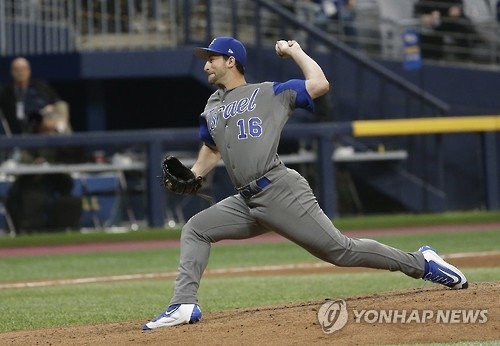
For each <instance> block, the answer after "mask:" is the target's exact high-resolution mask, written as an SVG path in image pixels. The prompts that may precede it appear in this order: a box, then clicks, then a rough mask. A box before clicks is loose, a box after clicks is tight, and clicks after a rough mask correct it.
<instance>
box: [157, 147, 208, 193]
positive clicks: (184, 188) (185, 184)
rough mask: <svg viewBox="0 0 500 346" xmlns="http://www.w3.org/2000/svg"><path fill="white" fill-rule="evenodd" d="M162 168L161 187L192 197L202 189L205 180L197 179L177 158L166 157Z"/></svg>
mask: <svg viewBox="0 0 500 346" xmlns="http://www.w3.org/2000/svg"><path fill="white" fill-rule="evenodd" d="M161 168H162V169H163V177H161V185H163V186H164V187H165V188H166V189H167V190H170V191H172V192H174V193H177V194H180V195H191V194H195V193H197V192H198V190H199V189H200V188H201V184H202V181H203V178H202V177H195V176H194V174H193V172H192V171H191V170H190V169H189V168H187V167H186V166H184V165H183V164H182V163H181V162H180V161H179V159H178V158H176V157H175V156H170V155H168V156H166V157H165V158H164V159H163V161H162V163H161Z"/></svg>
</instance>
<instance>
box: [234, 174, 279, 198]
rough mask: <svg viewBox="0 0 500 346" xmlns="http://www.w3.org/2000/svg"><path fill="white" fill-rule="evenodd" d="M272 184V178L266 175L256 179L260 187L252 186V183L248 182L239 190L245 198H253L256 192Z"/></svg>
mask: <svg viewBox="0 0 500 346" xmlns="http://www.w3.org/2000/svg"><path fill="white" fill-rule="evenodd" d="M269 184H271V180H269V179H268V178H266V177H262V178H259V179H257V180H256V181H255V185H257V186H258V189H255V188H252V187H251V185H252V184H248V185H247V186H244V187H242V188H241V189H238V192H239V193H240V195H242V196H243V197H244V198H247V199H249V198H251V197H252V196H253V195H255V194H256V193H258V192H260V191H262V190H263V189H264V188H265V187H266V186H267V185H269Z"/></svg>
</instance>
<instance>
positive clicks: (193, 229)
mask: <svg viewBox="0 0 500 346" xmlns="http://www.w3.org/2000/svg"><path fill="white" fill-rule="evenodd" d="M196 224H197V223H196V220H193V218H191V219H189V221H188V222H186V224H185V225H184V226H183V227H182V233H181V241H182V240H187V239H193V240H199V241H203V242H206V243H211V242H212V240H211V239H210V237H208V236H206V235H205V232H204V230H203V229H202V228H200V226H196Z"/></svg>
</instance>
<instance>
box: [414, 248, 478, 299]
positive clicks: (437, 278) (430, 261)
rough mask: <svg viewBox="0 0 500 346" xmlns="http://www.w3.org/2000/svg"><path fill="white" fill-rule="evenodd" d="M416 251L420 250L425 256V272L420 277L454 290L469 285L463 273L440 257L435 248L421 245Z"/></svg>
mask: <svg viewBox="0 0 500 346" xmlns="http://www.w3.org/2000/svg"><path fill="white" fill-rule="evenodd" d="M418 251H420V252H421V253H422V254H423V255H424V258H425V272H424V276H423V277H422V279H424V280H427V281H431V282H434V283H437V284H441V285H445V286H447V287H450V288H452V289H454V290H458V289H465V288H467V287H469V283H468V282H467V279H466V278H465V275H464V274H463V273H462V272H461V271H460V270H458V269H457V268H456V267H454V266H452V265H451V264H449V263H448V262H446V261H445V260H444V259H442V258H441V257H440V256H439V255H438V253H437V251H436V250H434V249H433V248H431V247H430V246H422V247H421V248H420V249H418Z"/></svg>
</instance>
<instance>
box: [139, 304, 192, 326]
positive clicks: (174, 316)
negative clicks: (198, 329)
mask: <svg viewBox="0 0 500 346" xmlns="http://www.w3.org/2000/svg"><path fill="white" fill-rule="evenodd" d="M200 319H201V310H200V307H199V306H198V304H173V305H170V306H169V307H168V308H167V310H165V311H163V312H162V313H161V314H160V315H159V316H158V317H156V318H155V319H154V320H152V321H151V322H149V323H146V324H145V325H144V326H143V327H142V329H143V330H151V329H156V328H160V327H172V326H176V325H178V324H187V323H189V324H192V323H196V322H198V321H199V320H200Z"/></svg>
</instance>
